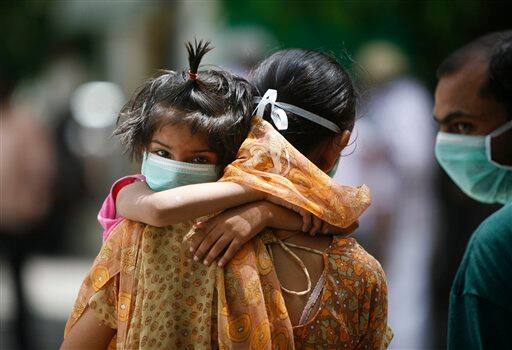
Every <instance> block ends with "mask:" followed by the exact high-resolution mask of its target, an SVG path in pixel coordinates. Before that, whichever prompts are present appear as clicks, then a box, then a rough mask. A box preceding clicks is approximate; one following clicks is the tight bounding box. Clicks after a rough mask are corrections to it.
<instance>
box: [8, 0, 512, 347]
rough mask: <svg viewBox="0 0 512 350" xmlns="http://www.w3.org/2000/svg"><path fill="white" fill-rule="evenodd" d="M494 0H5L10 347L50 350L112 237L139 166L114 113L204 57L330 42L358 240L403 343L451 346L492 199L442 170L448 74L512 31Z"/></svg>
mask: <svg viewBox="0 0 512 350" xmlns="http://www.w3.org/2000/svg"><path fill="white" fill-rule="evenodd" d="M511 10H512V8H510V5H507V4H506V3H505V2H488V1H467V0H465V1H450V2H444V1H428V2H427V1H425V2H409V1H403V2H401V1H385V2H383V1H361V2H359V1H358V2H356V1H315V2H312V1H311V2H309V1H279V2H278V1H251V2H235V1H214V0H210V1H183V2H170V1H127V2H123V1H116V2H113V1H112V2H99V1H71V0H68V1H28V2H11V3H9V2H2V4H1V5H0V23H2V27H3V28H4V29H3V30H2V32H3V33H4V34H3V35H2V38H1V39H0V40H1V45H0V94H1V95H0V98H1V100H0V102H1V103H0V107H1V115H0V117H1V119H0V122H1V131H0V136H1V140H0V141H1V148H0V153H1V167H0V171H1V173H0V177H1V195H0V197H1V198H0V199H1V205H2V209H1V215H2V217H1V223H0V253H1V255H0V264H1V266H0V283H1V284H0V348H1V349H55V348H56V347H58V345H59V344H60V342H61V340H62V333H63V327H64V323H65V321H66V319H67V317H68V313H69V311H70V310H71V307H72V305H73V303H74V298H75V296H76V294H77V291H78V288H79V285H80V283H81V280H82V278H83V277H84V276H85V273H86V272H87V270H88V268H89V266H90V264H91V263H92V259H93V257H94V256H95V255H96V253H97V251H98V249H99V247H100V246H101V229H100V226H99V225H98V223H97V222H96V214H97V211H98V209H99V207H100V205H101V202H102V200H103V199H104V197H105V196H106V195H107V193H108V190H109V188H110V185H111V184H112V183H113V182H114V181H115V179H117V178H119V177H121V176H123V175H125V174H129V173H135V172H138V167H137V165H136V164H131V163H130V162H129V161H128V160H127V159H126V157H124V156H122V154H121V150H120V148H119V145H118V143H117V140H116V139H113V138H111V137H110V135H111V133H112V130H113V128H114V126H115V121H116V112H117V111H119V109H120V107H121V106H122V105H123V103H124V102H125V101H126V100H127V98H128V97H129V96H130V95H131V94H132V93H133V91H134V89H135V88H136V87H137V86H138V85H139V84H140V83H141V82H142V81H143V80H144V79H145V78H147V77H148V76H150V75H152V74H154V73H155V72H157V70H158V69H161V68H167V69H183V68H186V54H185V52H186V51H185V49H184V45H183V44H184V42H185V41H186V40H190V39H193V38H194V37H197V38H205V39H210V40H212V42H213V44H214V46H215V50H214V51H213V52H212V53H211V54H208V55H207V58H206V59H205V63H212V64H216V65H221V66H223V67H226V68H229V69H231V70H233V71H236V72H237V73H239V74H242V75H244V74H247V72H248V71H249V70H250V68H251V67H252V66H253V65H254V64H255V63H256V62H258V61H259V60H260V59H262V58H263V57H265V56H266V55H268V54H270V53H272V52H274V51H275V50H278V49H281V48H289V47H306V48H312V49H317V50H322V51H326V52H329V53H331V54H333V55H335V56H336V57H338V59H339V60H340V62H341V63H342V64H343V65H344V66H345V67H347V68H348V69H350V70H351V72H352V75H353V77H354V79H355V82H356V84H357V86H358V89H359V93H360V101H361V103H360V106H359V121H358V122H357V124H356V129H355V132H354V133H353V134H354V137H353V143H352V146H351V147H349V149H348V150H347V152H346V155H345V156H344V157H343V158H342V161H341V163H340V166H339V169H338V173H337V174H336V179H337V180H338V181H340V182H343V183H346V184H357V185H358V184H361V183H366V184H368V185H369V186H370V187H371V188H372V190H373V197H374V204H373V205H372V207H371V208H370V209H369V210H368V212H367V214H366V215H365V216H364V217H363V219H362V220H361V228H360V230H359V231H358V232H357V233H356V234H355V237H356V238H357V239H358V240H359V241H360V242H361V243H362V244H363V246H364V247H365V248H366V249H367V250H368V251H369V252H370V253H371V254H373V255H374V256H375V257H376V258H378V259H379V260H380V261H381V263H382V265H383V267H384V270H385V271H386V274H387V277H388V280H389V320H390V321H389V322H390V324H391V326H392V328H393V329H394V332H395V338H394V340H393V342H392V343H391V348H392V349H442V348H445V341H446V318H447V307H448V294H449V289H450V284H451V281H452V279H453V276H454V274H455V271H456V268H457V266H458V263H459V262H460V259H461V257H462V253H463V251H464V248H465V244H466V241H467V238H468V236H469V235H470V234H471V232H472V231H473V230H474V229H475V227H476V226H477V225H478V223H479V222H481V221H482V220H483V218H484V217H486V216H487V215H489V213H491V212H492V211H494V210H495V209H496V207H493V206H484V205H481V204H478V203H476V202H474V201H472V200H470V199H469V198H468V197H466V196H464V195H463V194H462V193H461V192H460V191H459V190H458V189H457V188H456V187H455V186H454V185H453V184H452V183H451V182H450V181H449V180H448V179H447V177H446V176H445V175H444V173H442V172H441V171H440V169H439V167H438V166H437V164H436V162H435V160H434V155H433V145H434V137H435V132H436V125H435V124H434V122H433V119H432V106H433V91H434V88H435V83H436V80H435V70H436V68H437V66H438V64H439V63H440V62H441V61H442V59H443V58H444V57H445V56H446V55H448V54H449V53H450V52H451V51H452V50H454V49H455V48H457V47H459V46H461V45H463V44H465V43H467V42H468V41H470V40H472V39H473V38H475V37H477V36H479V35H481V34H483V33H486V32H488V31H492V30H500V29H505V28H507V26H508V27H510V26H511V25H512V23H511V22H510V13H512V12H511Z"/></svg>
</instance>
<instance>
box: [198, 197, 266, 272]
mask: <svg viewBox="0 0 512 350" xmlns="http://www.w3.org/2000/svg"><path fill="white" fill-rule="evenodd" d="M269 218H270V213H269V212H268V207H267V205H266V203H265V202H254V203H250V204H245V205H242V206H239V207H236V208H234V209H230V210H227V211H225V212H223V213H221V214H219V215H217V216H214V217H212V218H210V219H208V220H206V221H203V222H200V223H198V224H197V225H196V233H195V234H194V236H193V237H192V238H190V240H189V244H190V251H191V252H192V254H193V255H194V260H195V261H203V263H204V264H205V265H210V264H211V263H212V261H214V260H215V259H216V258H217V257H218V256H219V255H220V254H221V253H222V252H223V251H224V250H225V253H224V254H223V255H222V258H221V259H220V260H219V262H218V265H219V266H220V267H222V266H224V265H225V264H226V263H228V262H229V261H230V260H231V259H232V258H233V256H234V255H235V254H236V253H237V252H238V251H239V250H240V248H242V246H243V245H244V244H245V243H247V242H248V241H249V240H251V239H252V238H253V237H254V236H256V235H257V234H258V233H259V232H261V231H262V230H263V229H264V228H265V227H266V226H267V224H268V222H269Z"/></svg>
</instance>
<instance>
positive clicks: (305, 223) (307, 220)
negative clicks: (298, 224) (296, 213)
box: [302, 213, 311, 232]
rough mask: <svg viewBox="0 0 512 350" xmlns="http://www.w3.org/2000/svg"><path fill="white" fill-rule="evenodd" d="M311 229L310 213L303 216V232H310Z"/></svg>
mask: <svg viewBox="0 0 512 350" xmlns="http://www.w3.org/2000/svg"><path fill="white" fill-rule="evenodd" d="M310 228H311V215H310V214H309V213H307V214H303V215H302V232H308V231H309V229H310Z"/></svg>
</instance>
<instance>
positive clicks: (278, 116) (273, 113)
mask: <svg viewBox="0 0 512 350" xmlns="http://www.w3.org/2000/svg"><path fill="white" fill-rule="evenodd" d="M254 103H257V104H258V105H257V106H256V110H255V111H256V115H259V116H263V113H264V112H265V107H266V106H267V105H268V104H270V106H271V110H270V117H271V118H272V121H274V124H275V125H276V127H277V129H278V130H286V129H288V116H287V115H286V112H285V110H286V111H288V112H290V113H293V114H296V115H299V116H301V117H302V118H304V119H307V120H309V121H311V122H313V123H316V124H319V125H321V126H323V127H324V128H327V129H329V130H332V131H334V132H335V133H340V132H341V130H340V128H339V127H338V126H337V125H336V124H334V123H333V122H331V121H330V120H327V119H325V118H322V117H320V116H319V115H316V114H314V113H311V112H309V111H306V110H305V109H302V108H300V107H297V106H294V105H292V104H289V103H284V102H277V91H276V90H274V89H268V90H267V92H265V95H263V97H255V98H254Z"/></svg>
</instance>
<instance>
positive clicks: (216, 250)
mask: <svg viewBox="0 0 512 350" xmlns="http://www.w3.org/2000/svg"><path fill="white" fill-rule="evenodd" d="M232 239H233V237H232V235H230V234H226V233H225V234H223V235H222V236H221V237H220V238H219V239H218V240H217V242H215V244H214V245H213V247H212V248H211V249H210V252H209V253H208V255H207V256H206V258H205V259H204V261H203V264H205V265H206V266H210V263H211V262H212V261H214V260H215V259H216V258H217V257H218V256H219V254H220V253H222V251H223V250H224V249H226V247H227V246H228V245H229V244H230V243H231V241H232Z"/></svg>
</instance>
